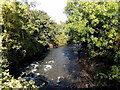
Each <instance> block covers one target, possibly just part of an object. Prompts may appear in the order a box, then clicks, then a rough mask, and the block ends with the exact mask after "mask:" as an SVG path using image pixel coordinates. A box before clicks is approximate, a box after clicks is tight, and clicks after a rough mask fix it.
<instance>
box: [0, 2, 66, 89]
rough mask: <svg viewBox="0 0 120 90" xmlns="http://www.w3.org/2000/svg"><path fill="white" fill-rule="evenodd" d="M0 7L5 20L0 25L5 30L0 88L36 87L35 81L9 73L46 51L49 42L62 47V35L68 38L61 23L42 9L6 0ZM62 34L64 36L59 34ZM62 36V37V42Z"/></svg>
mask: <svg viewBox="0 0 120 90" xmlns="http://www.w3.org/2000/svg"><path fill="white" fill-rule="evenodd" d="M1 8H2V11H1V12H2V13H0V14H2V23H0V26H2V27H3V28H2V29H3V32H2V34H1V35H2V38H0V39H2V40H1V41H2V46H0V48H1V50H2V60H1V61H0V64H1V65H0V66H1V68H2V69H1V71H2V73H1V79H0V82H1V83H0V87H1V88H2V89H4V88H36V86H35V85H34V84H35V82H33V81H29V82H27V81H26V80H24V79H22V78H21V77H19V78H18V79H15V78H14V77H13V76H11V75H10V74H9V73H12V72H13V73H12V74H15V73H16V71H15V70H17V69H18V68H19V67H20V66H21V65H22V64H23V63H24V62H27V61H28V60H29V58H31V57H33V56H34V55H36V54H38V53H42V52H43V51H45V50H47V48H48V47H49V44H52V45H53V46H56V45H57V46H59V45H60V42H62V40H63V39H62V38H64V39H66V37H65V34H64V33H62V31H61V30H60V31H59V29H61V26H60V25H58V24H57V23H55V22H54V21H53V20H51V19H50V17H49V16H48V15H47V13H45V12H43V11H36V10H29V6H28V5H22V4H21V3H20V2H9V1H6V0H4V1H3V2H2V4H1ZM59 35H60V36H63V37H59ZM59 39H61V40H60V41H59ZM65 42H66V41H65V40H64V43H65ZM64 43H62V45H63V44H64ZM0 53H1V52H0ZM8 68H9V69H8ZM9 70H10V71H9ZM41 87H42V85H41Z"/></svg>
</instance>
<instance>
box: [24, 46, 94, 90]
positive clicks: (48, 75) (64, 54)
mask: <svg viewBox="0 0 120 90" xmlns="http://www.w3.org/2000/svg"><path fill="white" fill-rule="evenodd" d="M23 71H24V72H25V75H24V76H23V78H24V79H26V80H28V81H29V80H34V81H35V82H36V85H38V86H39V85H41V84H43V88H50V87H53V88H54V87H58V88H59V87H62V88H63V87H79V88H82V87H84V86H85V85H83V84H84V82H87V83H91V82H92V81H91V80H90V78H86V76H85V73H86V72H85V71H84V70H83V69H82V67H81V66H80V65H79V64H78V53H77V48H76V47H75V46H62V47H58V48H54V49H51V50H50V51H48V52H47V55H46V57H45V58H44V60H42V61H41V59H40V60H38V61H35V62H33V63H32V64H30V65H28V66H27V67H25V68H24V70H23ZM82 78H84V79H82ZM90 85H93V84H92V83H91V84H90ZM90 85H89V84H88V85H86V87H89V86H90Z"/></svg>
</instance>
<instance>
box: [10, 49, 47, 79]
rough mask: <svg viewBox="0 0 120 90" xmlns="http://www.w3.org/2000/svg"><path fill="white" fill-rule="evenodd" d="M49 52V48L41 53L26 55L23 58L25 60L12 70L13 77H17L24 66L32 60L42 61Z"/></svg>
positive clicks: (32, 61)
mask: <svg viewBox="0 0 120 90" xmlns="http://www.w3.org/2000/svg"><path fill="white" fill-rule="evenodd" d="M48 54H49V50H47V51H44V52H43V53H42V54H39V53H37V54H36V55H34V56H32V57H27V58H26V59H25V62H24V63H23V64H22V65H21V66H20V67H19V68H18V69H15V70H12V71H13V72H12V75H14V77H15V78H18V77H19V76H20V74H22V72H24V70H25V68H26V67H27V66H29V65H30V64H32V63H34V62H38V61H39V63H40V62H42V61H43V60H44V58H45V57H46V56H47V55H48Z"/></svg>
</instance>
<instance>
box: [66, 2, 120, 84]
mask: <svg viewBox="0 0 120 90" xmlns="http://www.w3.org/2000/svg"><path fill="white" fill-rule="evenodd" d="M65 11H66V14H67V16H68V21H67V22H66V24H67V25H66V28H67V29H68V31H69V35H70V37H71V39H73V40H75V41H76V42H79V43H80V44H81V45H82V48H81V50H85V49H86V50H87V52H88V55H89V58H90V59H91V60H92V59H93V58H97V57H99V58H102V60H101V62H103V63H104V65H105V68H102V70H101V71H99V72H98V74H99V75H98V76H100V79H101V80H102V82H103V81H105V82H106V81H107V80H108V82H110V81H117V83H118V82H120V67H119V65H120V39H119V38H120V34H119V33H120V29H119V28H118V26H119V19H118V16H119V15H120V14H119V12H120V11H119V5H118V3H117V2H98V3H95V2H69V3H68V4H67V6H66V9H65ZM97 62H98V61H97ZM101 77H102V78H101Z"/></svg>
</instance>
